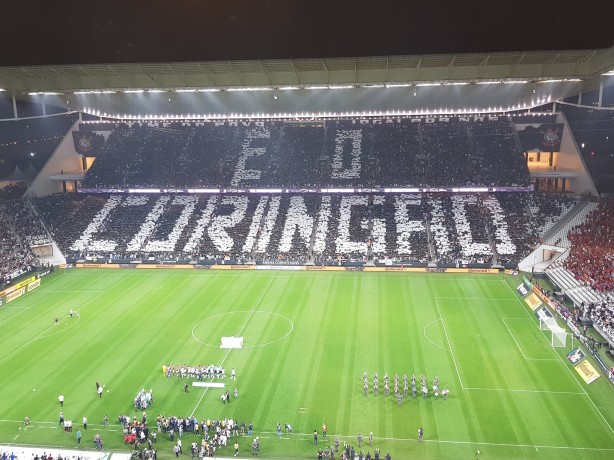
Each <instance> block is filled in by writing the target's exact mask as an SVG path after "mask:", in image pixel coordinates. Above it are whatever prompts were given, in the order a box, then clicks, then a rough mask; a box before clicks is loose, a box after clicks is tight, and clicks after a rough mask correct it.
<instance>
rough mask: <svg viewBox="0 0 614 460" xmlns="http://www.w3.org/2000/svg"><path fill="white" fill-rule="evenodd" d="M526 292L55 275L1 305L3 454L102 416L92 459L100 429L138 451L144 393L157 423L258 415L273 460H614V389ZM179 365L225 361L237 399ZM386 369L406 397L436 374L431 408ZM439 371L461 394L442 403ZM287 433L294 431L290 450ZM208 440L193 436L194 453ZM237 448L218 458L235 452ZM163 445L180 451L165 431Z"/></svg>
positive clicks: (461, 280)
mask: <svg viewBox="0 0 614 460" xmlns="http://www.w3.org/2000/svg"><path fill="white" fill-rule="evenodd" d="M517 284H520V280H519V279H518V278H513V277H512V278H510V277H507V278H504V277H503V276H498V275H469V274H466V275H465V274H463V275H452V274H445V273H443V274H439V273H433V274H427V273H425V274H410V273H356V272H333V273H318V272H287V271H267V270H263V271H250V272H243V271H230V270H228V271H226V270H224V271H222V270H220V271H212V270H202V271H197V270H190V271H182V270H157V271H155V272H152V271H150V270H142V271H141V270H97V269H75V270H66V271H61V272H57V273H55V274H53V275H51V276H48V277H46V278H43V284H42V286H41V287H40V288H38V289H37V290H35V291H32V292H30V293H28V294H26V295H25V296H24V297H22V298H20V299H18V300H16V301H14V302H11V303H10V304H8V305H5V306H3V307H1V308H0V337H1V344H2V345H1V346H0V444H16V445H31V446H34V445H36V446H63V447H71V448H74V447H75V446H76V438H75V433H74V432H73V433H65V432H64V431H63V430H62V429H61V428H59V427H58V415H59V412H60V410H62V411H63V412H64V414H65V417H66V418H71V419H72V420H73V421H74V426H75V430H74V431H75V432H76V430H77V427H81V420H82V417H83V416H87V417H88V419H89V426H88V429H87V431H84V430H83V429H82V431H83V442H84V445H85V447H86V448H88V449H93V443H92V439H93V437H94V435H95V434H96V433H100V434H101V435H102V436H103V438H104V445H105V449H106V450H110V451H123V452H128V451H129V449H130V447H129V446H125V445H124V442H123V435H122V431H121V427H120V426H119V424H118V422H117V419H118V416H119V415H120V414H126V415H129V416H131V417H132V416H134V415H136V416H137V417H139V418H140V415H141V412H140V411H139V412H135V409H134V405H133V401H134V398H135V396H136V394H137V392H138V391H139V390H140V389H142V388H145V389H147V390H149V389H152V390H153V393H154V403H153V404H152V405H151V406H150V407H149V408H148V409H147V413H148V419H149V422H150V426H151V425H154V429H155V417H156V416H157V415H159V414H161V415H164V416H171V415H172V416H183V417H189V416H192V415H193V416H194V417H197V418H198V419H208V418H210V419H221V418H224V417H226V418H233V419H238V420H239V421H241V420H244V421H245V422H246V423H249V422H250V421H251V422H252V423H253V426H254V436H259V437H260V440H261V450H260V456H261V457H265V458H316V453H317V449H318V447H322V448H324V447H326V446H331V445H332V444H333V441H334V439H335V437H338V438H339V440H340V442H341V445H343V442H348V443H350V444H352V445H353V446H354V447H355V448H357V439H356V437H357V434H358V433H359V432H362V433H363V435H364V438H365V441H363V444H362V449H357V453H358V452H359V451H360V450H363V451H364V452H365V453H366V452H367V451H370V452H371V454H373V452H374V449H375V448H379V449H380V451H381V458H383V457H384V456H385V455H386V453H387V452H390V454H391V456H392V458H393V459H409V458H432V459H439V458H443V459H448V458H449V459H456V458H469V459H475V458H484V459H489V458H492V459H519V458H538V459H545V458H552V459H554V458H556V459H561V458H570V459H571V458H573V459H577V458H590V459H606V458H607V459H610V458H614V431H613V427H614V398H613V396H614V393H613V390H612V388H611V386H610V385H609V383H608V382H607V381H606V378H604V377H603V376H602V377H601V378H599V379H597V381H595V382H594V383H592V384H591V385H586V384H585V383H584V381H582V380H581V379H580V377H579V376H578V375H577V374H576V372H575V371H574V369H573V368H572V366H571V365H570V364H569V362H568V361H567V359H565V354H566V353H567V352H568V351H570V349H571V346H570V344H569V343H568V346H567V347H566V348H563V349H554V348H552V347H551V346H550V338H549V337H548V336H547V335H546V334H545V333H544V332H542V331H540V330H539V324H538V322H537V320H536V318H535V317H534V315H533V313H532V312H531V311H530V309H529V308H528V307H527V305H526V304H525V303H524V302H523V301H522V299H521V298H520V297H518V295H517V294H516V292H515V290H514V288H515V286H516V285H517ZM71 308H72V309H74V311H75V314H74V315H73V317H70V316H69V314H68V313H69V310H70V309H71ZM55 318H58V319H59V325H55V324H54V322H55ZM224 336H241V337H243V339H244V346H243V348H242V349H221V348H220V340H221V337H224ZM164 364H175V365H180V364H185V365H187V366H190V365H201V364H205V365H208V364H215V365H222V366H223V367H224V368H225V369H226V374H227V378H226V379H225V380H224V381H223V383H225V384H226V388H225V389H228V390H230V393H231V396H230V403H229V404H225V405H224V404H222V402H221V400H220V395H221V394H222V391H223V390H225V389H222V388H202V387H190V388H189V393H185V392H184V383H185V382H186V381H188V382H190V383H191V382H192V380H182V379H180V378H179V377H171V378H167V377H165V376H164V375H163V373H162V366H163V365H164ZM231 368H234V369H235V370H236V375H237V379H236V381H234V380H230V378H229V377H230V369H231ZM365 371H366V372H367V374H368V382H369V390H368V394H367V396H365V394H364V392H363V377H362V376H363V372H365ZM375 372H377V374H378V376H379V382H380V391H379V395H378V396H375V395H374V392H373V374H374V373H375ZM386 373H387V374H388V375H389V376H390V386H391V387H392V385H393V383H392V382H393V376H394V375H395V374H398V375H399V379H400V387H401V388H402V378H403V375H404V374H407V375H408V376H410V377H411V375H412V374H415V375H416V377H418V376H419V375H420V374H425V375H426V376H427V382H428V386H429V390H430V392H429V395H428V398H427V399H422V395H421V394H420V383H419V379H418V397H417V398H416V399H413V398H412V397H411V392H410V395H409V397H408V398H403V399H402V404H401V405H400V406H399V405H398V401H397V398H396V397H395V396H394V394H393V393H394V392H393V390H392V388H391V390H390V395H389V396H388V397H386V396H384V392H383V377H384V375H385V374H386ZM435 376H438V377H439V380H440V388H443V387H447V388H448V389H449V390H450V395H449V397H448V399H447V400H443V398H442V397H441V396H440V397H439V399H437V400H436V399H435V397H434V395H433V391H432V389H431V387H432V384H433V379H434V378H435ZM205 381H209V380H205ZM219 381H220V380H218V379H216V380H215V382H219ZM96 382H100V383H101V384H103V385H104V392H103V394H102V398H99V397H98V395H97V393H96ZM235 387H236V388H237V391H238V398H236V399H235V398H234V397H233V394H232V393H233V390H234V388H235ZM60 394H63V395H64V396H65V403H64V407H63V408H60V405H59V402H58V395H60ZM105 415H107V416H108V418H109V421H110V426H109V427H103V423H102V422H103V417H104V416H105ZM26 416H27V417H29V418H30V420H31V422H30V426H29V427H28V428H27V429H26V428H25V427H24V424H23V419H24V417H26ZM278 422H279V423H281V425H282V427H283V426H284V425H285V424H286V423H289V424H291V425H292V428H293V433H292V434H291V435H286V434H283V435H282V437H281V438H278V437H277V433H276V425H277V423H278ZM323 422H325V423H326V424H327V425H328V437H327V438H322V435H321V426H322V423H323ZM420 426H421V427H423V429H424V442H422V443H419V442H418V439H417V431H418V428H419V427H420ZM314 430H317V431H318V433H319V445H318V446H314V443H313V432H314ZM369 432H373V436H374V441H373V446H369V443H368V441H366V440H367V438H368V434H369ZM282 433H283V430H282ZM193 440H196V436H195V435H194V434H185V435H184V438H183V445H184V456H189V455H190V454H189V444H190V443H191V442H192V441H193ZM251 440H252V439H251V438H248V437H247V436H245V437H242V438H240V439H239V445H240V455H241V456H242V457H251V448H250V445H251ZM233 442H234V439H232V440H231V442H230V443H229V446H228V447H226V448H223V449H221V450H219V451H218V456H222V457H223V456H228V457H232V456H233V451H232V447H231V445H232V443H233ZM157 448H158V451H159V455H160V456H162V457H167V458H170V456H171V455H173V454H172V444H171V442H170V440H169V439H168V437H167V436H164V435H160V436H159V438H158V442H157ZM336 458H340V455H338V456H336Z"/></svg>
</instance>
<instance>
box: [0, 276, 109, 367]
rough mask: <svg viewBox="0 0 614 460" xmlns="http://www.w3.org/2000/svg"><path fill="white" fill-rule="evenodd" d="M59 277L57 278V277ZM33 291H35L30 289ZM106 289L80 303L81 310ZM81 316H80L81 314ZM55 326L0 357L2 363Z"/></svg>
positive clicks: (42, 336) (50, 327)
mask: <svg viewBox="0 0 614 460" xmlns="http://www.w3.org/2000/svg"><path fill="white" fill-rule="evenodd" d="M56 279H57V278H56ZM30 292H33V291H30ZM103 292H104V291H100V292H99V293H98V294H96V295H95V296H94V297H92V298H91V299H89V300H88V301H86V302H84V303H82V304H81V305H79V307H77V308H78V309H79V310H83V308H84V307H85V306H86V305H87V304H88V303H90V302H91V301H92V300H94V299H96V298H97V297H98V296H99V295H100V294H102V293H103ZM66 316H68V315H65V316H63V317H62V320H64V318H65V317H66ZM79 317H80V316H79ZM54 327H55V324H54V325H51V326H49V327H48V328H47V329H44V330H43V331H42V332H40V333H39V334H37V335H36V336H34V337H33V338H32V339H30V340H28V341H27V342H26V343H24V344H23V345H22V346H20V347H19V348H16V349H15V350H13V351H12V352H11V353H9V354H8V355H6V356H4V357H3V358H2V359H0V363H2V362H4V361H6V360H7V359H8V358H10V357H11V356H13V355H14V354H15V353H17V352H18V351H19V350H21V349H22V348H25V347H27V346H28V345H30V344H31V343H32V342H34V341H35V340H38V339H41V338H45V337H48V336H46V335H45V333H46V332H47V331H48V330H50V329H53V328H54Z"/></svg>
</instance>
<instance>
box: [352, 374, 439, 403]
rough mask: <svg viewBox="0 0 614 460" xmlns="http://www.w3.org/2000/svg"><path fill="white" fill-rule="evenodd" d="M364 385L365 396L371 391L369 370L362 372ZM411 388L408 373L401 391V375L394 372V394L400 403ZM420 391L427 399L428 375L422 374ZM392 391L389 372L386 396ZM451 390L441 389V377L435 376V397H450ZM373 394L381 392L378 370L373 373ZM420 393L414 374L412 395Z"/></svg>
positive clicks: (386, 382) (385, 380)
mask: <svg viewBox="0 0 614 460" xmlns="http://www.w3.org/2000/svg"><path fill="white" fill-rule="evenodd" d="M362 386H363V391H364V394H365V396H367V394H368V393H369V379H368V377H367V371H365V372H364V373H363V374H362ZM409 388H410V380H409V379H408V377H407V374H405V375H404V376H403V392H402V393H401V392H400V391H399V375H398V374H394V385H393V389H394V395H395V396H396V397H397V400H398V402H399V405H401V399H402V398H403V397H404V398H408V397H409ZM420 391H421V393H422V399H426V398H427V397H428V394H429V388H428V385H427V383H426V375H422V374H420ZM389 393H390V385H389V382H388V373H386V375H384V396H388V394H389ZM449 393H450V390H448V388H447V387H443V388H442V389H441V390H440V389H439V377H437V376H436V377H435V380H433V394H434V395H435V399H439V395H441V396H442V397H443V399H448V394H449ZM373 394H374V395H375V396H377V395H378V394H379V379H378V377H377V372H376V373H375V374H373ZM417 395H418V390H417V387H416V375H415V374H412V376H411V396H412V398H414V399H416V397H417Z"/></svg>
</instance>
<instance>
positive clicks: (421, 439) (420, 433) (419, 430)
mask: <svg viewBox="0 0 614 460" xmlns="http://www.w3.org/2000/svg"><path fill="white" fill-rule="evenodd" d="M422 441H424V430H423V429H422V427H420V428H418V442H422Z"/></svg>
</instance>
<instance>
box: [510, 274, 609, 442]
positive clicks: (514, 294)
mask: <svg viewBox="0 0 614 460" xmlns="http://www.w3.org/2000/svg"><path fill="white" fill-rule="evenodd" d="M505 285H506V286H507V288H508V289H509V290H510V292H511V293H512V296H514V298H515V299H516V300H517V301H518V303H519V304H520V306H521V307H522V309H523V310H524V312H525V313H526V314H527V315H528V316H529V318H531V321H533V317H532V316H531V315H530V314H529V312H528V311H527V310H526V308H525V306H524V303H522V302H521V301H520V299H519V298H518V297H517V295H516V292H515V291H514V290H512V288H511V287H510V285H509V283H507V282H506V283H505ZM557 356H558V358H559V361H561V363H562V364H563V366H565V369H567V371H568V372H569V373H570V374H571V376H572V377H573V379H574V380H575V381H576V383H577V384H578V386H579V387H580V388H581V389H582V391H583V392H584V394H585V395H586V397H587V398H588V400H589V401H590V402H591V404H592V405H593V407H594V408H595V410H596V411H597V413H598V414H599V415H600V416H601V418H602V419H603V421H604V422H605V424H606V425H607V427H608V428H609V429H610V432H612V433H614V429H612V426H611V425H610V424H609V423H608V421H607V419H606V418H605V416H604V415H603V413H602V412H601V411H600V410H599V408H598V407H597V405H596V404H595V402H594V401H593V399H592V398H591V397H590V396H589V394H588V393H587V392H586V390H585V389H584V387H583V386H582V384H581V383H580V381H579V380H578V379H577V378H576V376H575V375H574V373H573V372H572V371H571V369H570V368H569V366H567V363H566V362H565V361H563V358H561V355H559V354H557ZM540 447H542V446H540Z"/></svg>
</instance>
